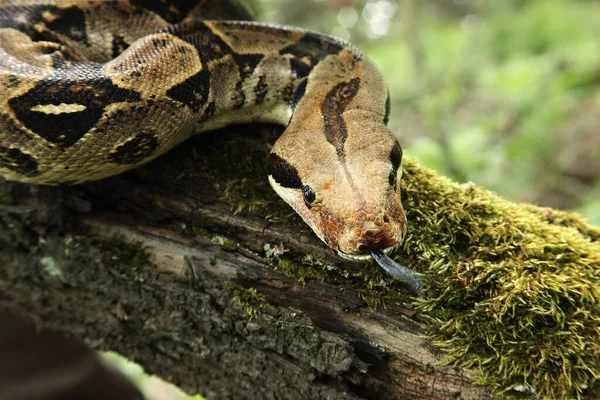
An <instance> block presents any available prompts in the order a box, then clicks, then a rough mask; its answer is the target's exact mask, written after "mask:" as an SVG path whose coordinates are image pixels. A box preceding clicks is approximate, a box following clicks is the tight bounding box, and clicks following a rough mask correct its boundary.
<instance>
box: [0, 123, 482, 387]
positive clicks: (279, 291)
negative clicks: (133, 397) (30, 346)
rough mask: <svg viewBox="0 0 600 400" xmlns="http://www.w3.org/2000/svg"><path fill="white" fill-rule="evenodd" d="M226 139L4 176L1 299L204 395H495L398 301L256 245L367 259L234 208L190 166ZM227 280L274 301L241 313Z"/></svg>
mask: <svg viewBox="0 0 600 400" xmlns="http://www.w3.org/2000/svg"><path fill="white" fill-rule="evenodd" d="M220 140H221V139H220V137H219V135H218V134H217V135H209V136H208V137H200V138H196V139H194V140H193V141H192V142H190V143H188V145H185V146H184V147H183V148H180V149H176V150H175V151H173V152H171V153H169V154H167V155H166V156H163V157H161V158H159V159H158V160H156V161H154V162H152V163H150V164H148V165H147V166H144V167H142V168H139V169H137V170H135V171H132V172H130V173H127V174H123V175H121V176H117V177H114V178H110V179H107V180H104V181H102V182H97V183H92V184H87V185H82V186H77V187H63V188H58V187H37V186H31V185H23V184H17V183H10V182H1V183H0V185H1V186H0V194H1V195H2V204H0V221H1V224H2V226H1V227H0V230H1V232H0V246H1V247H2V248H3V249H2V251H1V254H0V262H1V265H0V309H2V310H10V311H13V312H17V313H19V314H20V315H23V316H26V317H27V318H28V319H30V320H32V321H34V322H35V323H36V324H37V325H38V326H43V327H45V328H50V329H52V330H54V331H56V332H59V333H62V334H65V335H68V336H75V337H78V338H81V339H83V340H85V342H86V343H87V344H88V345H89V346H90V347H92V348H93V349H97V350H114V351H117V352H119V353H120V354H122V355H124V356H126V357H127V358H129V359H131V360H134V361H136V362H138V363H140V364H141V365H142V366H143V367H144V368H145V369H146V370H147V371H148V372H150V373H153V374H157V375H159V376H161V377H162V378H164V379H166V380H168V381H171V382H173V383H175V384H176V385H179V386H180V387H181V388H182V389H184V390H185V391H187V392H188V393H191V394H192V393H200V394H203V395H204V396H206V397H207V398H209V399H241V398H252V399H261V398H265V399H275V398H279V399H281V398H285V399H307V398H310V399H325V398H327V399H359V398H360V399H450V398H463V399H489V398H492V396H491V395H490V394H489V392H488V391H487V390H486V389H485V388H483V387H481V386H477V385H475V384H474V383H473V381H472V379H471V378H470V377H469V375H468V374H467V373H466V372H465V371H462V370H460V369H455V368H452V367H442V366H439V365H438V362H439V360H440V359H441V357H442V355H441V354H440V353H439V352H438V351H436V349H435V348H434V347H433V346H432V345H431V344H430V343H428V342H427V341H426V340H424V339H422V338H421V336H420V335H421V334H422V332H421V330H420V328H419V322H420V321H421V316H420V315H416V314H415V313H414V312H412V311H411V309H410V308H408V307H406V306H405V305H404V304H401V303H394V304H390V303H388V304H386V306H385V307H383V306H379V307H377V308H374V307H372V306H370V305H369V304H368V303H367V302H366V301H365V300H363V298H362V297H361V293H358V292H357V291H356V290H353V289H347V288H344V287H339V286H336V285H335V284H332V283H328V282H327V281H319V280H307V281H306V282H305V283H304V284H302V283H299V282H298V281H297V279H295V278H293V277H288V276H286V275H285V274H284V273H282V271H280V270H278V269H275V268H274V267H273V266H272V264H271V263H270V262H269V261H268V260H267V259H266V258H265V257H264V252H263V251H261V250H260V249H262V248H263V246H264V244H265V243H270V244H278V243H282V244H283V245H284V246H285V248H286V249H290V250H291V251H292V252H294V253H295V254H298V255H302V254H311V255H316V256H318V257H319V258H321V259H323V260H325V261H327V262H328V263H332V264H335V265H337V266H338V267H339V268H343V269H347V270H349V271H358V270H360V268H361V264H353V263H347V262H343V261H341V260H340V259H339V258H338V257H337V256H336V255H335V254H333V253H332V252H331V251H330V250H329V249H327V248H326V247H325V245H323V244H322V243H320V242H319V240H318V239H317V238H316V237H315V236H314V235H313V234H312V233H311V232H310V231H309V230H308V229H307V228H306V227H305V226H304V225H302V224H301V223H299V222H298V221H293V222H277V223H269V222H268V221H266V220H265V219H264V218H263V217H261V216H259V215H256V214H253V213H241V214H237V215H234V214H233V213H232V211H231V207H230V205H229V204H227V203H226V202H225V201H224V200H223V199H222V195H223V190H224V188H223V187H222V185H219V182H218V181H215V178H214V177H210V176H207V175H206V174H198V175H194V174H190V173H187V172H186V171H187V170H186V168H187V165H188V164H187V162H189V161H190V160H192V162H196V161H197V160H199V159H202V152H203V150H204V149H205V148H208V147H211V146H213V145H217V146H218V145H219V142H220ZM255 140H262V138H261V137H256V138H255ZM194 160H196V161H194ZM223 162H224V163H226V162H228V161H227V160H223ZM265 179H266V177H265ZM206 232H211V235H212V239H213V240H211V235H207V234H206ZM115 234H117V235H118V236H114V235H115ZM215 235H222V236H223V237H226V238H227V243H226V244H225V245H223V244H218V243H214V242H215V240H214V238H215ZM123 242H125V243H123ZM127 242H138V243H140V244H141V246H143V247H145V253H144V252H142V251H139V252H138V250H139V249H137V247H136V246H137V245H135V244H126V243H127ZM136 249H137V250H136ZM144 254H147V255H148V256H149V259H148V260H146V259H145V256H144ZM227 282H234V283H236V284H237V285H240V286H242V287H245V288H255V289H256V290H257V292H258V293H260V294H263V295H264V296H266V300H267V302H268V303H269V305H270V307H267V308H265V309H263V310H262V311H261V312H258V313H257V314H256V315H255V316H251V315H249V314H248V312H247V310H246V309H244V308H243V307H241V306H240V305H239V304H238V303H237V302H236V301H235V300H234V299H233V296H232V292H231V290H227V288H226V286H227V285H226V283H227ZM407 298H409V297H407Z"/></svg>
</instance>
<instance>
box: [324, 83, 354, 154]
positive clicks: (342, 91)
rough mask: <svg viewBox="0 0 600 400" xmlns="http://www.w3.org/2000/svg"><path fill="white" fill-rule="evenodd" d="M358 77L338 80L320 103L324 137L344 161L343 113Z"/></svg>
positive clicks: (344, 134) (344, 125)
mask: <svg viewBox="0 0 600 400" xmlns="http://www.w3.org/2000/svg"><path fill="white" fill-rule="evenodd" d="M359 86H360V78H353V79H351V80H350V81H348V82H340V83H338V84H337V85H335V86H334V87H333V89H331V90H330V91H329V93H327V96H325V100H323V103H321V114H322V115H323V122H324V125H325V137H326V138H327V141H328V142H329V143H331V144H332V145H333V147H335V151H336V153H337V156H338V159H339V160H340V161H341V162H344V143H345V142H346V138H347V137H348V131H347V130H346V123H345V122H344V117H343V115H342V114H343V113H344V110H345V109H346V107H347V106H348V104H350V101H351V100H352V99H353V98H354V96H356V93H357V92H358V87H359Z"/></svg>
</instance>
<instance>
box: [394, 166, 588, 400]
mask: <svg viewBox="0 0 600 400" xmlns="http://www.w3.org/2000/svg"><path fill="white" fill-rule="evenodd" d="M404 168H405V173H404V178H403V188H402V190H403V203H404V207H405V209H406V211H407V216H408V221H409V228H408V233H407V236H406V239H405V241H404V244H403V246H402V250H401V253H400V254H399V257H400V261H402V262H404V263H405V264H406V265H409V266H411V267H412V268H414V269H416V270H418V271H419V272H422V273H424V274H425V277H426V278H425V282H426V284H425V286H426V293H427V299H426V300H425V301H423V302H421V303H419V305H418V308H419V309H420V310H421V311H422V312H424V313H425V314H426V315H428V316H429V317H430V322H431V323H430V324H429V326H428V327H427V329H428V334H429V336H430V337H431V338H432V339H433V340H434V341H435V343H436V344H437V345H438V346H439V347H441V348H442V349H444V350H445V351H446V352H447V355H448V356H447V362H448V363H456V364H458V365H461V366H463V367H467V368H472V369H476V370H478V371H479V372H480V374H481V381H482V382H483V383H485V384H488V385H491V386H492V387H493V389H495V390H496V391H498V392H502V393H503V394H504V395H507V396H509V397H519V395H520V396H526V397H531V395H532V393H537V395H539V396H541V397H542V398H553V399H558V398H568V397H577V398H580V397H582V396H585V395H586V394H590V393H598V392H597V391H598V384H599V378H600V374H599V372H598V371H600V242H599V241H598V240H599V238H600V229H598V228H595V227H592V226H590V225H588V224H586V223H585V222H584V221H583V220H582V219H581V218H579V217H578V216H577V215H575V214H570V213H566V212H562V211H555V210H550V209H546V208H538V207H535V206H532V205H524V204H515V203H512V202H509V201H506V200H503V199H501V198H499V197H497V196H496V195H494V194H493V193H490V192H489V191H486V190H484V189H482V188H480V187H477V186H475V185H474V184H456V183H453V182H450V181H449V180H448V179H446V178H443V177H439V176H437V175H435V174H434V173H432V172H431V171H428V170H426V169H424V168H421V167H419V166H418V165H417V164H416V162H415V161H413V160H406V163H405V167H404ZM517 388H519V389H521V390H522V389H523V388H529V389H530V392H529V393H528V394H523V392H517V391H515V390H513V389H517Z"/></svg>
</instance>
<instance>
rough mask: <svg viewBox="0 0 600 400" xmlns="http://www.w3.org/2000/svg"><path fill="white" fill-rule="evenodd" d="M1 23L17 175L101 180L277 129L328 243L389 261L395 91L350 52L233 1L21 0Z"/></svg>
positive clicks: (395, 228) (292, 179)
mask: <svg viewBox="0 0 600 400" xmlns="http://www.w3.org/2000/svg"><path fill="white" fill-rule="evenodd" d="M0 17H1V25H0V58H1V64H0V88H1V94H0V173H1V175H2V176H4V177H5V178H6V179H10V180H18V181H23V182H30V183H38V184H65V183H66V184H76V183H81V182H85V181H90V180H95V179H100V178H104V177H108V176H111V175H115V174H118V173H121V172H123V171H126V170H128V169H131V168H134V167H136V166H139V165H141V164H143V163H146V162H148V161H150V160H152V159H153V158H155V157H157V156H159V155H160V154H162V153H164V152H165V151H167V150H169V149H170V148H172V147H173V146H175V145H177V144H178V143H180V142H182V141H183V140H185V139H186V138H188V137H189V136H191V135H193V134H196V133H200V132H204V131H208V130H213V129H215V128H218V127H223V126H226V125H229V124H234V123H241V122H250V121H265V122H275V123H280V124H283V125H286V126H287V128H286V130H285V132H284V133H283V134H282V135H281V137H280V138H279V139H278V140H277V141H276V143H275V144H274V145H273V148H272V150H271V154H270V157H269V181H270V183H271V185H272V186H273V188H274V189H275V191H276V192H277V193H278V194H279V195H280V196H281V197H282V198H283V199H284V200H285V201H286V202H288V203H289V204H290V205H291V206H292V207H293V208H294V209H295V210H296V211H297V212H298V213H299V214H300V215H301V216H302V218H303V219H304V220H305V221H306V223H307V224H308V225H310V226H311V228H312V229H313V230H314V231H315V233H316V234H317V235H318V236H319V237H320V238H321V239H322V240H323V241H324V242H325V243H327V244H328V245H329V246H330V247H332V248H333V249H335V250H336V251H337V252H338V253H339V254H340V255H341V256H343V257H346V258H352V259H362V258H369V257H371V254H372V253H373V255H374V256H375V258H376V259H377V261H378V262H379V261H380V260H381V259H383V260H385V259H386V256H385V255H384V251H387V250H388V249H390V248H392V247H394V246H396V245H398V244H399V243H401V241H402V239H403V235H404V232H405V227H406V219H405V215H404V210H403V209H402V204H401V202H400V195H399V189H398V181H399V179H400V174H401V171H402V168H401V160H402V151H401V148H400V146H399V145H398V143H397V142H396V140H395V139H394V137H393V136H392V135H391V134H390V132H389V131H388V129H387V128H386V122H387V121H386V120H387V107H386V105H387V88H386V85H385V83H384V81H383V79H382V76H381V74H380V72H379V71H378V70H377V69H376V67H375V66H374V65H373V64H372V63H371V62H370V61H369V60H368V59H367V58H366V57H365V56H364V55H363V54H362V53H361V52H360V51H358V50H357V49H356V48H354V47H352V46H351V45H350V44H348V43H346V42H342V41H340V40H337V39H334V38H331V37H328V36H325V35H322V34H317V33H313V32H308V31H305V30H302V29H298V28H291V27H285V26H276V25H266V24H261V23H254V22H245V21H241V20H243V19H247V15H246V13H245V12H244V11H243V9H242V8H241V7H239V6H237V5H236V4H235V3H233V2H230V1H219V2H214V1H210V0H205V1H199V0H196V1H182V0H117V1H107V2H104V1H102V2H100V1H87V2H86V1H66V0H65V1H60V0H56V1H38V2H35V3H32V2H27V1H22V2H19V1H10V0H9V1H5V2H4V3H3V5H2V6H1V7H0ZM223 19H227V20H223ZM232 20H236V21H232ZM388 260H389V259H388ZM380 264H381V262H380ZM384 264H385V261H384ZM384 267H385V265H384ZM388 267H389V265H388Z"/></svg>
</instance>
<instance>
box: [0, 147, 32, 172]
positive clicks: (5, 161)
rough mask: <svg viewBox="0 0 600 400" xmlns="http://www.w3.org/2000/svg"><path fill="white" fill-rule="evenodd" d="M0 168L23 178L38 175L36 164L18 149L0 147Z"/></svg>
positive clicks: (29, 156)
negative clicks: (23, 176)
mask: <svg viewBox="0 0 600 400" xmlns="http://www.w3.org/2000/svg"><path fill="white" fill-rule="evenodd" d="M0 167H1V168H7V169H10V170H11V171H14V172H16V173H18V174H21V175H25V176H36V175H39V173H40V172H39V171H38V162H37V161H36V160H35V158H33V156H31V155H29V154H26V153H23V152H22V151H21V150H19V149H15V148H10V147H4V146H0Z"/></svg>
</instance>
